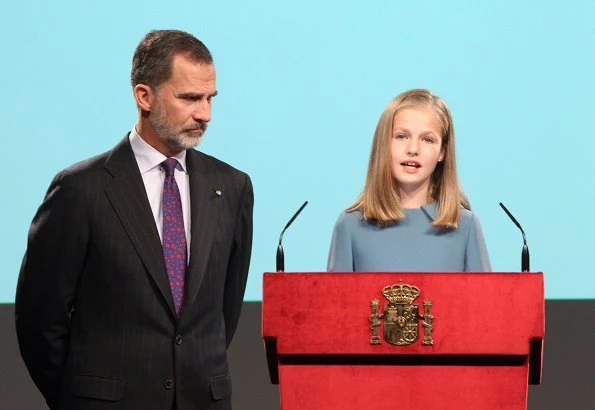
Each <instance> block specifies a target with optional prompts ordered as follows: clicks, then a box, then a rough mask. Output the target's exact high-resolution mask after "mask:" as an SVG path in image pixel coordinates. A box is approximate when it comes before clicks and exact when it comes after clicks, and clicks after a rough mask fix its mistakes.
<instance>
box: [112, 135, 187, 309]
mask: <svg viewBox="0 0 595 410" xmlns="http://www.w3.org/2000/svg"><path fill="white" fill-rule="evenodd" d="M104 166H105V168H106V169H107V171H108V172H109V173H110V174H112V175H113V177H114V178H113V179H112V180H111V181H110V183H108V184H107V186H106V188H105V192H106V194H107V197H108V198H109V200H110V202H111V203H112V205H113V207H114V210H115V212H116V214H117V215H118V217H119V218H120V221H121V222H122V225H123V226H124V229H125V230H126V233H127V234H128V237H129V238H130V241H131V242H132V244H133V245H134V247H135V248H136V251H137V252H138V255H139V256H140V259H141V260H142V262H143V264H144V265H145V267H146V268H147V271H148V272H149V275H150V276H151V278H152V280H153V281H154V282H155V285H156V286H157V288H158V289H159V292H160V293H161V295H162V296H163V298H164V299H165V301H166V302H167V305H168V306H169V308H170V311H171V313H172V314H173V316H174V317H176V313H175V308H174V302H173V297H172V295H171V291H170V287H169V280H168V278H167V270H166V268H165V261H164V259H163V248H162V246H161V241H160V240H159V232H158V231H157V227H156V226H155V220H154V218H153V214H152V212H151V206H150V205H149V201H148V199H147V191H146V189H145V186H144V183H143V180H142V177H141V174H140V171H139V169H138V165H137V163H136V159H135V157H134V153H133V152H132V148H131V147H130V142H129V140H128V136H126V137H125V138H124V140H122V141H121V142H120V143H119V144H118V145H117V146H116V147H115V148H114V149H113V150H112V152H111V153H110V155H109V157H108V159H107V160H106V162H105V165H104Z"/></svg>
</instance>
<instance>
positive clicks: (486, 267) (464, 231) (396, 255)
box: [327, 202, 492, 272]
mask: <svg viewBox="0 0 595 410" xmlns="http://www.w3.org/2000/svg"><path fill="white" fill-rule="evenodd" d="M436 214H437V204H436V203H435V202H432V203H430V204H427V205H424V206H422V207H421V208H417V209H406V210H405V218H404V219H402V220H400V221H398V222H397V223H396V224H395V225H390V226H384V227H381V226H378V225H375V224H374V223H371V222H368V221H365V220H363V219H362V213H361V212H359V211H354V212H349V213H347V212H343V213H342V214H341V215H340V216H339V219H338V220H337V223H336V224H335V229H334V231H333V238H332V241H331V249H330V252H329V257H328V266H327V270H328V271H331V272H351V271H354V272H484V271H491V270H492V269H491V266H490V260H489V257H488V251H487V248H486V244H485V241H484V238H483V233H482V230H481V226H480V224H479V219H478V218H477V216H476V215H475V214H474V213H473V212H471V211H469V210H467V209H461V219H460V221H459V226H458V228H456V229H443V228H435V227H432V226H431V223H432V221H433V220H434V218H435V217H436Z"/></svg>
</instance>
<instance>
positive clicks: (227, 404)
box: [16, 30, 253, 410]
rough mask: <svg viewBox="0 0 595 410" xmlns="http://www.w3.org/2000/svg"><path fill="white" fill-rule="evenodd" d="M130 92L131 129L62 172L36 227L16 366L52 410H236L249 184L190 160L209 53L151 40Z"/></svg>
mask: <svg viewBox="0 0 595 410" xmlns="http://www.w3.org/2000/svg"><path fill="white" fill-rule="evenodd" d="M132 86H133V93H134V98H135V100H136V104H137V106H138V109H139V116H138V122H137V123H136V125H135V127H134V128H133V130H132V131H131V132H130V133H129V135H127V136H126V137H125V138H124V139H123V140H122V141H121V142H120V143H119V144H118V145H116V147H115V148H114V149H112V150H111V151H109V152H106V153H104V154H102V155H99V156H97V157H94V158H91V159H88V160H86V161H83V162H81V163H79V164H76V165H74V166H72V167H70V168H68V169H66V170H64V171H62V172H60V173H59V174H58V175H57V176H56V177H55V178H54V180H53V182H52V183H51V186H50V188H49V190H48V192H47V195H46V197H45V200H44V201H43V203H42V204H41V206H40V208H39V210H38V211H37V214H36V215H35V217H34V219H33V223H32V225H31V229H30V232H29V238H28V247H27V252H26V254H25V257H24V260H23V264H22V267H21V271H20V276H19V281H18V286H17V294H16V327H17V335H18V339H19V345H20V349H21V354H22V356H23V359H24V361H25V363H26V365H27V368H28V369H29V372H30V374H31V377H32V378H33V380H34V382H35V384H36V385H37V387H38V388H39V390H40V391H41V392H42V394H43V395H44V397H45V399H46V401H47V403H48V405H49V407H50V408H51V409H52V410H54V409H60V410H63V409H133V410H141V409H142V410H151V409H160V410H161V409H167V410H171V409H176V410H186V409H193V410H194V409H229V408H231V397H230V396H231V379H230V375H229V369H228V363H227V357H226V351H227V347H228V346H229V344H230V342H231V339H232V336H233V334H234V331H235V329H236V325H237V323H238V318H239V316H240V311H241V306H242V299H243V295H244V290H245V286H246V279H247V275H248V267H249V263H250V253H251V248H252V207H253V192H252V184H251V181H250V178H249V177H248V175H247V174H245V173H243V172H241V171H238V170H236V169H234V168H232V167H231V166H229V165H227V164H225V163H224V162H221V161H219V160H217V159H215V158H213V157H211V156H208V155H205V154H203V153H200V152H198V151H195V150H194V149H192V148H193V147H195V146H196V145H197V144H198V143H199V142H200V140H201V138H202V136H203V133H204V132H205V130H206V128H207V124H208V122H209V121H210V119H211V99H212V98H213V97H214V96H215V95H216V94H217V90H216V86H215V68H214V66H213V60H212V57H211V54H210V52H209V50H208V49H207V48H206V47H205V46H204V44H203V43H201V42H200V41H199V40H198V39H196V38H195V37H193V36H192V35H190V34H188V33H184V32H181V31H175V30H165V31H153V32H150V33H148V34H147V35H146V36H145V37H144V38H143V40H142V41H141V43H140V44H139V46H138V47H137V49H136V52H135V54H134V57H133V64H132Z"/></svg>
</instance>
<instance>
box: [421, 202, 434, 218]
mask: <svg viewBox="0 0 595 410" xmlns="http://www.w3.org/2000/svg"><path fill="white" fill-rule="evenodd" d="M421 209H422V211H424V213H425V214H426V215H427V216H428V218H430V219H431V220H432V221H433V220H434V219H436V215H438V204H437V203H436V201H432V202H430V203H429V204H425V205H422V206H421Z"/></svg>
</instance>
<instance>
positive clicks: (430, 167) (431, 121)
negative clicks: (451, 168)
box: [390, 107, 444, 198]
mask: <svg viewBox="0 0 595 410" xmlns="http://www.w3.org/2000/svg"><path fill="white" fill-rule="evenodd" d="M390 151H391V167H392V175H393V178H394V179H395V180H396V181H397V183H398V185H399V189H400V190H401V192H402V193H405V194H408V195H411V194H414V193H415V194H419V195H424V196H425V197H426V198H427V197H428V190H429V187H430V177H431V176H432V173H433V172H434V169H435V168H436V164H438V162H439V161H442V159H443V157H444V152H443V148H442V137H441V133H440V123H439V121H438V118H437V117H436V114H435V113H434V111H433V110H432V109H431V108H429V107H422V108H406V109H404V110H401V111H399V112H398V113H397V114H396V115H395V117H394V119H393V131H392V135H391V141H390Z"/></svg>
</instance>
